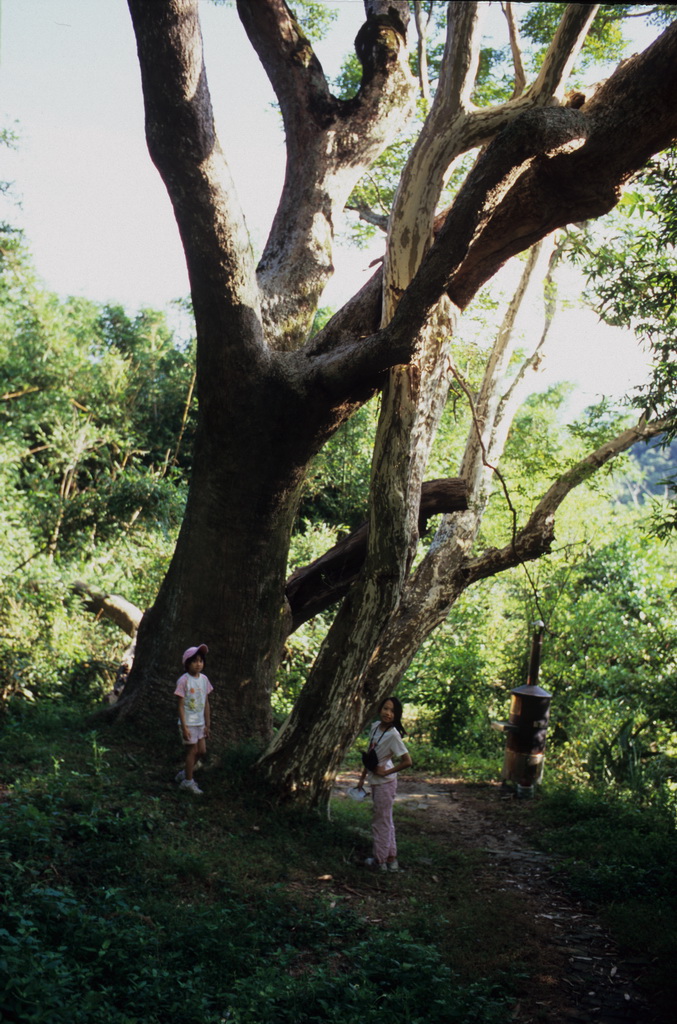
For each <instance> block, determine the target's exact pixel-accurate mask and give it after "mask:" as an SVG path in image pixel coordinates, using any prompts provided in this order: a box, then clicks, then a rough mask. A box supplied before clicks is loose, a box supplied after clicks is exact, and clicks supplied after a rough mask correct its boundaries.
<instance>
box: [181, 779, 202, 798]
mask: <svg viewBox="0 0 677 1024" xmlns="http://www.w3.org/2000/svg"><path fill="white" fill-rule="evenodd" d="M179 789H187V790H189V791H190V792H191V793H194V794H195V796H202V790H201V789H200V787H199V786H198V784H197V782H196V781H195V779H184V780H183V782H182V783H181V785H180V786H179Z"/></svg>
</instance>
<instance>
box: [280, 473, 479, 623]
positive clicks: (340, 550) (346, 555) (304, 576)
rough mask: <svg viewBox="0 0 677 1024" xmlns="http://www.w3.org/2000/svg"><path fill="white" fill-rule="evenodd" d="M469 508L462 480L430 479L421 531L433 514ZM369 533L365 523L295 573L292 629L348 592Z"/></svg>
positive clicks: (289, 586) (290, 591)
mask: <svg viewBox="0 0 677 1024" xmlns="http://www.w3.org/2000/svg"><path fill="white" fill-rule="evenodd" d="M467 507H468V501H467V497H466V488H465V484H464V483H463V481H462V480H460V479H457V478H452V479H448V480H428V481H426V482H425V483H424V484H423V488H422V490H421V504H420V506H419V519H418V532H419V534H423V533H424V532H425V528H426V524H427V521H428V519H429V518H430V517H431V516H434V515H438V514H439V513H449V512H457V511H460V510H462V509H466V508H467ZM368 533H369V523H368V522H364V523H362V525H361V526H358V528H357V529H356V530H353V532H352V533H351V534H350V535H349V536H348V537H346V538H345V539H344V540H341V541H339V542H338V544H335V545H334V547H333V548H330V550H329V551H326V552H325V553H324V554H323V555H321V556H320V557H319V558H316V559H315V561H313V562H311V563H310V564H309V565H305V566H303V567H302V568H300V569H296V570H295V571H294V572H293V573H292V574H291V576H290V577H289V579H288V580H287V583H286V586H285V594H286V596H287V600H288V601H289V605H290V608H291V613H292V623H291V630H290V632H293V631H294V630H296V629H298V628H299V626H301V625H302V624H303V623H304V622H307V621H308V619H311V618H312V617H313V616H314V615H318V614H319V613H320V612H322V611H325V609H327V608H329V607H330V606H331V605H332V604H335V603H336V602H337V601H338V600H340V599H341V598H342V597H344V596H345V595H346V594H347V592H348V590H349V589H350V587H351V586H352V585H353V583H355V581H356V580H357V577H358V576H359V574H360V571H361V570H362V567H363V565H364V560H365V556H366V553H367V538H368Z"/></svg>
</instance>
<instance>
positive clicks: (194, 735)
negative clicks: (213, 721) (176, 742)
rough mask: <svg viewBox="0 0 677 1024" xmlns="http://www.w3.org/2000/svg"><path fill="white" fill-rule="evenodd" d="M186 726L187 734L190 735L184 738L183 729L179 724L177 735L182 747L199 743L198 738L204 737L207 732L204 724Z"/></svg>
mask: <svg viewBox="0 0 677 1024" xmlns="http://www.w3.org/2000/svg"><path fill="white" fill-rule="evenodd" d="M186 728H187V729H188V735H189V736H190V739H189V740H187V739H185V738H184V735H183V729H182V728H181V726H180V725H179V736H180V737H181V742H182V743H183V745H184V747H193V746H195V744H196V743H199V742H200V740H202V739H204V737H205V736H206V734H207V729H206V726H204V725H188V726H186Z"/></svg>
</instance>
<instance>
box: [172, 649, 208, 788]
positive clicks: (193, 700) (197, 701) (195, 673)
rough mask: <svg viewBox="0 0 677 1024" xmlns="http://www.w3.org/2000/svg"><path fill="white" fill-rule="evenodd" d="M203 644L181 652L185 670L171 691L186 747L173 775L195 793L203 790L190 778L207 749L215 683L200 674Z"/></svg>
mask: <svg viewBox="0 0 677 1024" xmlns="http://www.w3.org/2000/svg"><path fill="white" fill-rule="evenodd" d="M208 650H209V648H208V647H207V645H206V644H200V645H199V646H198V647H189V648H188V650H187V651H184V652H183V667H184V669H185V670H186V671H185V672H184V673H183V675H182V676H180V677H179V679H178V681H177V683H176V689H175V690H174V695H175V696H176V697H178V698H179V729H180V731H181V737H182V739H183V745H184V748H185V751H186V766H185V768H182V770H181V771H180V772H179V774H178V775H177V776H176V781H177V782H179V783H180V784H181V789H187V790H188V791H189V792H191V793H194V794H195V795H196V796H202V790H201V789H200V787H199V786H198V784H197V782H196V781H195V779H194V778H193V772H194V770H195V762H196V761H197V759H198V756H199V755H200V754H205V753H206V751H207V739H208V737H209V722H210V717H209V694H210V693H211V692H212V690H213V689H214V687H213V686H212V684H211V683H210V682H209V680H208V679H207V676H205V675H203V674H202V669H203V668H204V667H205V658H204V656H205V654H207V652H208Z"/></svg>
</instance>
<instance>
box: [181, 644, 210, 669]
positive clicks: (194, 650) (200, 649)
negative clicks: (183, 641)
mask: <svg viewBox="0 0 677 1024" xmlns="http://www.w3.org/2000/svg"><path fill="white" fill-rule="evenodd" d="M208 652H209V648H208V647H207V644H199V645H198V646H197V647H189V648H188V650H187V651H184V652H183V658H182V659H181V660H182V662H183V664H184V665H185V664H186V662H187V661H190V659H191V658H194V657H195V655H196V654H207V653H208Z"/></svg>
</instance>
